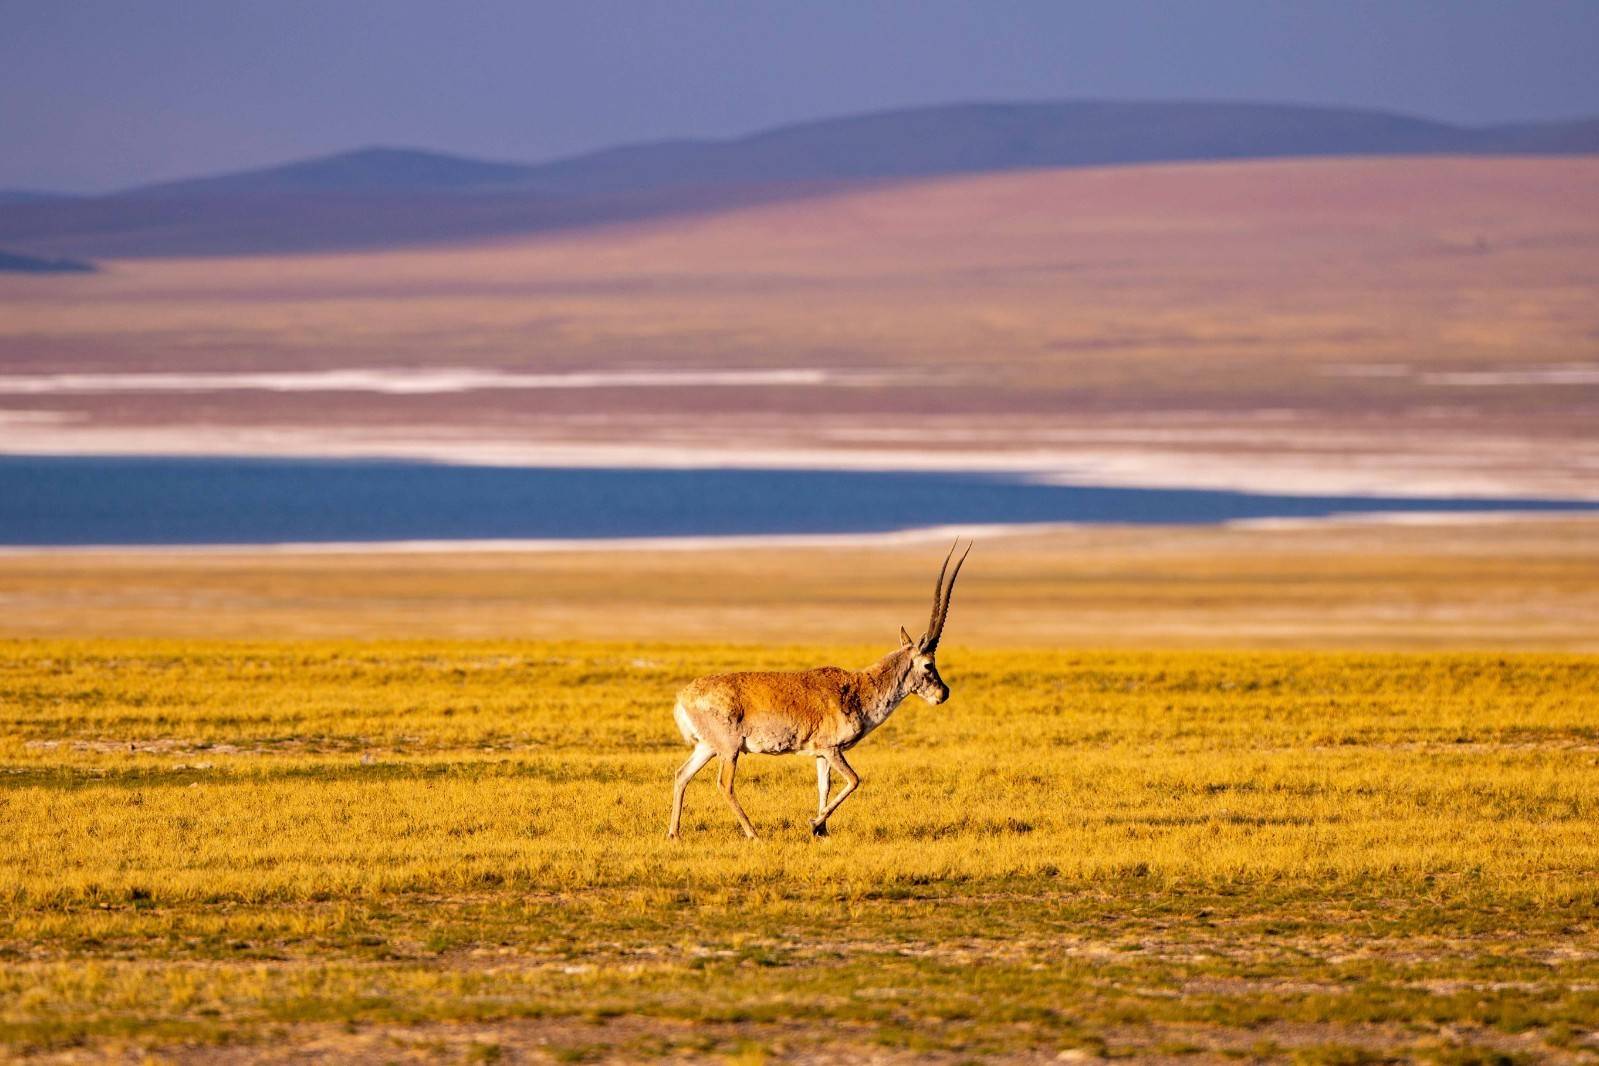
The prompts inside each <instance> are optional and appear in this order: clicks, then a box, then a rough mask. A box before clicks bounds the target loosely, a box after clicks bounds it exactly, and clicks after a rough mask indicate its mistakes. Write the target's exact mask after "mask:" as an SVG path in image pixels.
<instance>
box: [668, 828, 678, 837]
mask: <svg viewBox="0 0 1599 1066" xmlns="http://www.w3.org/2000/svg"><path fill="white" fill-rule="evenodd" d="M666 839H667V840H676V839H677V830H676V829H668V830H667V831H666Z"/></svg>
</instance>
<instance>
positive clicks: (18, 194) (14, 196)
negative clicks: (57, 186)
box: [0, 189, 77, 204]
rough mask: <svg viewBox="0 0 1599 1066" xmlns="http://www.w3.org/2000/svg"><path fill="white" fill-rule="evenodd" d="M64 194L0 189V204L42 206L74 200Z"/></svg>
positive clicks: (72, 197) (33, 190) (34, 190)
mask: <svg viewBox="0 0 1599 1066" xmlns="http://www.w3.org/2000/svg"><path fill="white" fill-rule="evenodd" d="M74 199H77V197H74V196H68V195H66V194H65V193H55V192H39V191H38V190H36V189H0V204H42V203H45V202H47V201H51V200H74Z"/></svg>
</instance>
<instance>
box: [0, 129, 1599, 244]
mask: <svg viewBox="0 0 1599 1066" xmlns="http://www.w3.org/2000/svg"><path fill="white" fill-rule="evenodd" d="M1596 153H1599V118H1581V119H1574V120H1561V121H1548V122H1521V123H1500V124H1496V125H1494V126H1460V125H1454V124H1450V123H1446V122H1439V121H1435V120H1432V119H1427V118H1421V117H1417V116H1412V115H1405V114H1400V113H1396V112H1388V111H1380V110H1373V109H1363V108H1347V107H1337V106H1331V105H1301V104H1267V103H1237V102H1215V101H1116V100H1063V101H1044V102H971V103H958V104H946V105H936V106H928V107H915V108H900V109H893V110H884V111H876V112H867V113H862V114H855V115H847V116H843V117H833V118H820V119H812V120H807V121H804V122H798V123H791V124H787V125H783V126H778V127H773V128H770V129H766V130H758V131H755V132H753V133H750V134H746V135H742V136H738V137H732V138H726V139H704V138H678V139H666V140H658V141H650V142H640V143H634V144H623V145H617V146H614V147H610V148H603V149H599V150H596V151H592V152H587V153H582V154H579V155H574V156H569V157H564V158H559V159H554V160H549V161H546V162H542V163H516V162H506V161H495V160H485V159H475V158H471V157H467V156H459V155H452V154H449V153H443V152H435V151H430V150H426V149H418V148H404V147H393V146H369V147H365V148H360V149H356V150H353V151H349V152H341V153H335V154H332V155H326V156H318V157H314V158H311V159H301V160H294V161H290V162H288V163H283V164H280V165H277V166H272V167H264V168H255V169H250V170H242V171H234V172H228V173H222V174H213V175H207V176H203V177H197V178H189V179H180V180H175V181H166V182H159V183H155V184H151V185H141V186H136V187H133V188H129V189H124V190H121V191H118V192H115V193H110V194H106V195H103V196H98V197H79V198H59V199H45V200H42V201H41V200H27V201H25V202H11V203H0V242H4V244H6V245H10V246H12V247H16V248H20V247H26V248H27V249H28V250H29V252H32V253H36V254H44V253H48V254H71V255H91V256H107V255H109V256H117V255H134V256H138V255H174V254H231V253H251V252H273V251H309V250H325V249H326V250H332V249H342V248H363V247H364V248H370V247H386V246H395V245H403V244H408V243H409V244H414V243H428V242H435V241H439V240H450V239H456V238H463V237H480V236H486V235H498V234H512V233H528V232H539V231H544V230H550V229H559V228H571V227H574V226H585V225H593V224H601V223H607V222H619V221H634V220H638V219H641V218H649V217H658V216H662V215H669V214H673V213H683V212H688V211H694V212H703V211H707V210H719V209H725V208H728V207H733V206H740V205H743V204H748V203H755V202H770V201H771V200H774V199H784V198H790V197H795V196H807V195H814V194H815V193H817V192H819V191H821V192H825V191H831V190H834V189H839V188H849V187H855V186H859V185H861V184H863V183H880V182H884V181H901V180H909V179H919V178H929V177H938V176H943V175H958V174H979V173H999V172H1005V171H1014V170H1022V169H1032V168H1058V167H1087V166H1113V165H1129V164H1155V163H1177V162H1201V161H1215V160H1248V159H1283V158H1318V157H1330V156H1396V155H1441V154H1461V155H1546V154H1552V155H1586V154H1596Z"/></svg>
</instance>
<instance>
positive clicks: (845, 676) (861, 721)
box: [666, 540, 972, 839]
mask: <svg viewBox="0 0 1599 1066" xmlns="http://www.w3.org/2000/svg"><path fill="white" fill-rule="evenodd" d="M959 545H960V541H959V540H957V541H956V542H955V544H954V545H953V546H951V547H950V549H949V554H948V555H946V556H945V557H944V565H943V567H942V568H941V569H940V570H939V572H938V581H937V582H936V583H935V584H934V585H933V615H932V618H931V619H930V620H929V621H928V623H927V632H926V633H924V634H923V635H922V638H921V639H920V640H914V641H913V640H911V637H910V634H909V633H907V632H905V629H904V627H903V626H902V627H900V631H899V636H900V646H899V647H898V648H896V649H895V650H894V651H891V652H889V653H888V654H887V655H885V656H883V658H882V659H880V660H878V661H877V662H876V663H875V664H873V665H872V666H868V667H867V668H866V669H864V670H859V671H856V670H841V669H839V668H838V667H836V666H823V667H820V668H818V669H815V670H801V671H798V672H793V673H739V674H714V675H712V676H710V677H702V678H700V679H698V680H697V681H691V682H689V684H688V685H686V686H684V688H683V690H682V691H681V692H679V693H678V694H677V707H676V709H675V710H674V712H673V717H675V718H676V719H677V728H678V729H679V730H681V731H682V733H683V739H684V740H686V741H688V743H690V744H692V745H694V753H693V754H692V755H690V756H689V757H688V761H687V762H685V763H684V764H683V765H682V766H681V767H680V768H679V769H678V771H677V779H676V781H675V782H674V785H673V789H672V820H671V823H670V824H669V825H668V826H667V828H666V835H667V837H669V838H676V836H677V832H678V825H679V823H680V822H681V821H682V819H683V792H684V790H685V789H687V788H688V783H689V782H690V781H691V780H693V778H694V775H695V774H697V773H699V772H700V770H701V769H702V768H703V767H704V766H705V764H706V763H708V762H710V761H711V757H712V756H719V757H720V758H721V760H722V763H721V766H720V767H719V768H718V770H717V774H716V780H717V783H718V784H719V785H720V786H721V789H722V794H723V795H724V796H726V797H727V803H728V806H730V807H732V808H733V814H734V815H735V816H736V817H737V818H738V824H739V825H740V826H741V827H742V828H743V830H744V835H745V836H747V837H750V838H751V839H753V838H754V836H755V827H754V826H753V825H751V824H750V819H749V815H747V814H745V813H744V808H743V807H741V806H739V803H738V797H736V796H735V795H733V775H734V774H735V773H736V772H737V770H738V757H739V756H740V755H742V754H744V753H745V752H753V753H755V754H757V755H810V756H813V757H814V758H815V759H816V795H817V801H816V818H815V819H814V820H812V822H811V832H812V833H813V834H814V835H816V836H826V835H827V819H828V818H830V817H831V816H832V814H833V812H834V811H836V810H838V807H839V804H841V803H843V802H844V801H845V800H847V799H849V798H850V796H851V795H853V794H854V792H855V790H856V789H857V788H859V787H860V783H861V778H860V775H859V774H857V773H856V772H855V769H854V768H853V767H852V766H850V764H849V763H848V762H846V761H845V760H844V753H845V752H846V751H848V750H849V749H850V748H853V747H854V746H855V745H857V744H859V743H860V742H861V741H862V740H865V739H866V735H867V734H868V733H870V732H871V731H872V730H874V729H876V728H877V727H878V726H880V725H882V724H883V723H884V722H885V721H887V720H888V716H889V715H891V714H893V713H894V709H895V708H896V707H898V706H899V705H900V704H901V703H902V702H903V701H904V700H905V697H907V696H910V695H912V694H915V695H917V696H920V697H921V698H922V699H924V700H926V701H927V702H928V703H930V704H933V705H935V706H936V705H937V704H940V703H943V702H944V701H945V700H947V699H949V686H948V685H946V684H944V679H943V678H941V677H939V676H938V666H937V664H936V663H935V662H934V656H936V655H937V653H938V639H939V637H941V636H942V635H943V633H944V620H945V618H946V617H947V616H948V614H949V598H950V595H951V594H952V593H953V592H954V591H955V579H956V578H957V577H959V576H960V572H961V565H962V564H963V563H965V562H966V556H967V555H969V554H971V550H972V546H971V545H970V544H967V545H966V551H965V552H964V553H963V554H962V555H961V557H960V560H959V561H958V562H956V563H955V570H954V572H953V573H950V574H949V584H948V585H946V584H945V583H944V575H945V573H946V572H948V571H949V561H950V559H952V558H954V556H955V548H956V547H959ZM830 770H837V771H838V772H839V773H840V774H841V775H843V778H844V782H845V783H844V787H843V789H842V790H840V791H839V794H838V795H837V796H835V797H833V801H832V802H831V803H829V802H828V801H827V793H828V789H829V784H830V779H829V771H830Z"/></svg>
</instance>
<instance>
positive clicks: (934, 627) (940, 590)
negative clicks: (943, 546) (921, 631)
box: [925, 537, 961, 640]
mask: <svg viewBox="0 0 1599 1066" xmlns="http://www.w3.org/2000/svg"><path fill="white" fill-rule="evenodd" d="M960 542H961V539H960V538H959V537H956V538H955V543H954V544H951V545H950V546H949V554H948V555H946V556H944V565H943V566H941V567H939V569H938V580H936V581H934V582H933V613H932V614H930V615H928V617H927V636H926V638H925V639H927V640H932V639H933V638H934V637H935V636H936V635H937V633H938V610H939V608H940V607H941V606H942V605H943V602H944V574H945V573H947V572H948V571H949V561H950V560H951V559H953V558H954V557H955V549H956V548H958V547H960Z"/></svg>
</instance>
